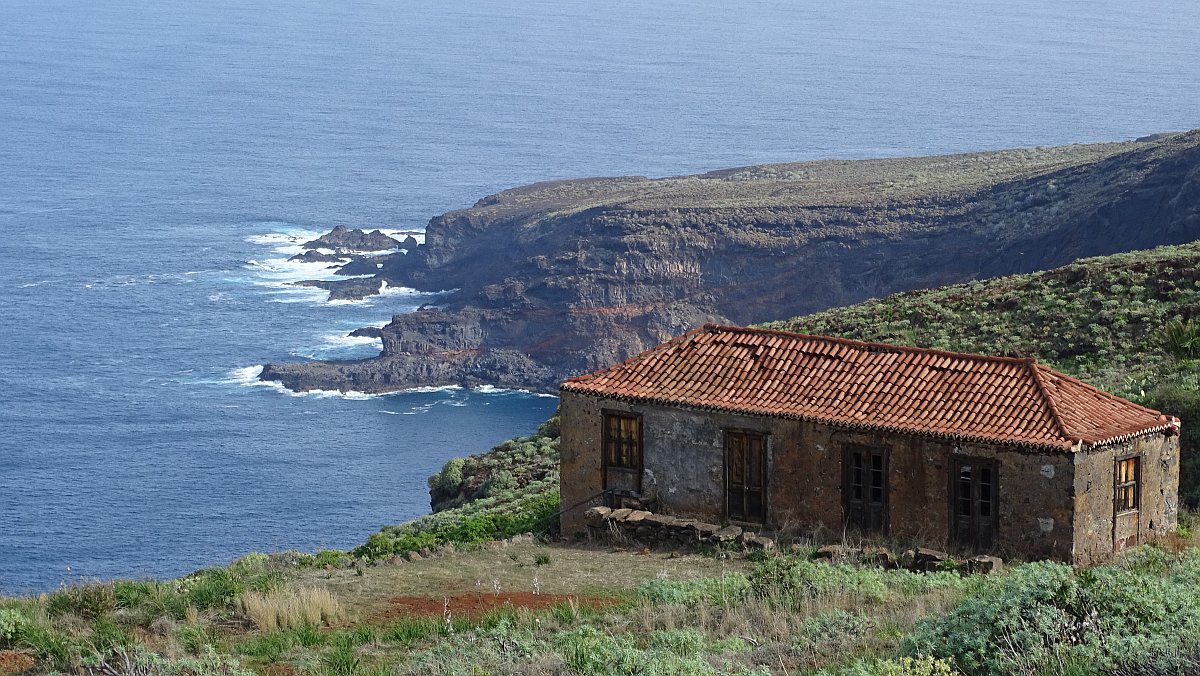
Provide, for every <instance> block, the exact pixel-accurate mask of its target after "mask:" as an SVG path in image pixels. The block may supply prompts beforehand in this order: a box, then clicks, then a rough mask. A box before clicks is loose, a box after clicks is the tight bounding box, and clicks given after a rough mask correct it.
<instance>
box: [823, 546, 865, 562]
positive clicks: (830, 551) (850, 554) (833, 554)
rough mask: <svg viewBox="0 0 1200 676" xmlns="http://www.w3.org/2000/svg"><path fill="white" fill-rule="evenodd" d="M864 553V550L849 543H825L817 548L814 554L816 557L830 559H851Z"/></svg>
mask: <svg viewBox="0 0 1200 676" xmlns="http://www.w3.org/2000/svg"><path fill="white" fill-rule="evenodd" d="M861 554H862V550H861V549H859V548H858V547H851V546H849V545H825V546H824V547H821V548H820V549H818V550H817V553H816V554H814V555H813V558H815V559H828V560H830V561H849V560H851V559H857V558H858V557H859V556H860V555H861Z"/></svg>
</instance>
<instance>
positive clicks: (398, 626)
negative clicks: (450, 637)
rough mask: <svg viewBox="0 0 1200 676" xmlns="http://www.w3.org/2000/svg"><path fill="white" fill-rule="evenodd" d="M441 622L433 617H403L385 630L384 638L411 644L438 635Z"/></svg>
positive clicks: (393, 641)
mask: <svg viewBox="0 0 1200 676" xmlns="http://www.w3.org/2000/svg"><path fill="white" fill-rule="evenodd" d="M441 624H442V623H441V622H440V621H439V620H437V619H435V618H432V617H402V618H400V619H399V620H396V621H395V622H394V623H392V624H391V625H390V626H388V628H387V629H385V630H384V632H383V636H382V639H383V640H384V641H386V642H388V643H399V644H401V645H409V644H412V643H415V642H417V641H420V640H423V639H426V638H429V637H431V636H437V635H438V633H439V631H440V628H441Z"/></svg>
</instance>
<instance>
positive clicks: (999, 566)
mask: <svg viewBox="0 0 1200 676" xmlns="http://www.w3.org/2000/svg"><path fill="white" fill-rule="evenodd" d="M966 569H967V572H968V573H978V574H983V575H990V574H992V573H999V572H1000V571H1002V570H1004V559H1001V558H1000V557H999V556H988V555H986V554H980V555H979V556H972V557H971V558H969V559H967V564H966Z"/></svg>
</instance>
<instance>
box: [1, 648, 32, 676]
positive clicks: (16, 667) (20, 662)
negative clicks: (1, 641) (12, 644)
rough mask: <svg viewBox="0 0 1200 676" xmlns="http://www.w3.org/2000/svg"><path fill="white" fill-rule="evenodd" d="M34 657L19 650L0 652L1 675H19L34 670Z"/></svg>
mask: <svg viewBox="0 0 1200 676" xmlns="http://www.w3.org/2000/svg"><path fill="white" fill-rule="evenodd" d="M34 664H36V662H34V659H33V655H30V654H29V653H27V652H21V651H19V650H0V674H19V673H21V672H23V671H26V670H29V669H32V668H33V666H34Z"/></svg>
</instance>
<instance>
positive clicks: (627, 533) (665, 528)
mask: <svg viewBox="0 0 1200 676" xmlns="http://www.w3.org/2000/svg"><path fill="white" fill-rule="evenodd" d="M584 518H585V519H587V524H588V530H589V531H592V533H593V534H594V535H597V536H599V537H605V536H611V535H614V534H616V535H620V536H621V537H625V538H629V539H631V540H637V541H638V542H641V543H643V544H647V545H649V544H660V543H668V542H670V543H679V544H691V545H701V544H713V545H718V546H742V547H745V548H747V549H766V550H771V549H775V541H774V540H772V539H771V538H769V537H764V536H761V535H758V534H756V533H752V532H750V531H745V530H742V528H741V527H740V526H724V527H722V526H718V525H716V524H712V523H704V522H703V521H698V520H696V519H677V518H675V517H673V516H666V515H664V514H654V513H653V512H647V511H645V510H640V509H628V508H623V509H610V508H608V507H592V508H591V509H589V510H588V511H587V512H586V513H585V514H584Z"/></svg>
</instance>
